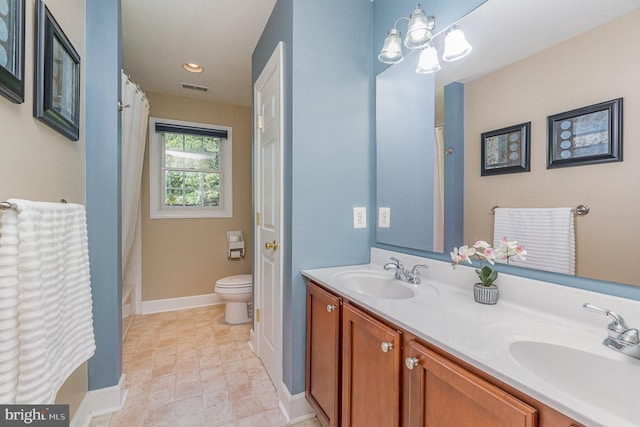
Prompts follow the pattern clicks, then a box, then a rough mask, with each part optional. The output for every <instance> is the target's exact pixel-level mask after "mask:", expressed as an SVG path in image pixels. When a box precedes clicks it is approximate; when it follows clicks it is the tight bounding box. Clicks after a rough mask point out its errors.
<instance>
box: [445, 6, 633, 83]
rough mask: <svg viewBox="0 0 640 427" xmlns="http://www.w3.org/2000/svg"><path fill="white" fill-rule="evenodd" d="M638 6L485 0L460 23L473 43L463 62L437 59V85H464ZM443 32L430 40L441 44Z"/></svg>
mask: <svg viewBox="0 0 640 427" xmlns="http://www.w3.org/2000/svg"><path fill="white" fill-rule="evenodd" d="M638 7H640V0H608V1H606V2H603V1H602V0H561V1H558V0H518V1H513V0H487V2H486V3H483V4H482V5H481V6H480V7H478V8H477V9H476V10H474V11H473V12H472V13H469V14H468V15H467V16H465V17H463V18H462V19H460V21H458V25H459V26H460V27H461V28H462V29H463V31H464V33H465V35H466V37H467V40H468V41H469V43H470V44H471V45H472V46H473V50H472V52H471V55H468V56H467V57H465V58H464V59H463V60H461V61H457V62H449V63H441V64H442V70H440V71H439V72H438V73H437V74H436V79H437V86H438V87H442V86H443V85H445V84H447V83H450V82H453V81H459V82H462V83H466V82H468V81H470V80H473V79H475V78H477V77H480V76H482V75H484V74H487V73H490V72H492V71H495V70H497V69H499V68H502V67H504V66H506V65H508V64H511V63H513V62H516V61H518V60H521V59H524V58H526V57H528V56H530V55H533V54H534V53H536V52H539V51H541V50H544V49H547V48H549V47H550V46H553V45H555V44H557V43H560V42H562V41H564V40H568V39H570V38H571V37H574V36H576V35H578V34H580V33H583V32H585V31H588V30H590V29H592V28H595V27H597V26H599V25H602V24H603V23H605V22H607V21H610V20H612V19H614V18H616V17H618V16H620V15H624V14H625V13H627V12H629V11H631V10H634V9H637V8H638ZM443 36H444V34H441V35H439V37H436V39H435V41H434V44H435V46H436V48H437V49H438V51H439V52H442V50H443V48H444V37H443Z"/></svg>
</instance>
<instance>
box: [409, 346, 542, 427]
mask: <svg viewBox="0 0 640 427" xmlns="http://www.w3.org/2000/svg"><path fill="white" fill-rule="evenodd" d="M407 359H409V360H408V361H407ZM412 362H413V363H412ZM405 364H408V365H409V366H413V369H409V368H408V366H405V368H404V372H405V373H406V377H405V378H406V379H405V381H406V391H407V394H408V395H407V396H405V399H407V400H406V401H405V404H406V405H407V406H406V412H405V420H406V424H407V427H443V426H447V427H501V426H502V427H535V426H536V425H537V413H536V410H535V409H534V408H532V407H530V406H529V405H527V404H525V403H523V402H522V401H520V400H518V399H516V398H515V397H513V396H511V395H510V394H508V393H506V392H505V391H503V390H501V389H500V388H498V387H496V386H494V385H493V384H490V383H488V382H487V381H485V380H483V379H482V378H480V377H478V376H476V375H474V374H472V373H471V372H469V371H467V370H466V369H464V368H462V367H461V366H459V365H457V364H455V363H454V362H452V361H451V360H449V359H447V358H445V357H443V356H441V355H439V354H437V353H435V352H433V351H431V350H429V349H428V348H426V347H425V346H423V345H421V344H419V343H417V342H415V341H411V342H410V343H409V345H408V348H407V351H406V359H405Z"/></svg>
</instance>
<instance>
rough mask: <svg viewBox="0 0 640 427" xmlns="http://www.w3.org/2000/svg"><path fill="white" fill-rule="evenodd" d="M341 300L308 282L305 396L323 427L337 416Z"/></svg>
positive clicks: (336, 421) (332, 426) (329, 426)
mask: <svg viewBox="0 0 640 427" xmlns="http://www.w3.org/2000/svg"><path fill="white" fill-rule="evenodd" d="M340 311H341V310H340V298H338V297H337V296H335V295H333V294H331V293H329V292H327V291H325V290H324V289H322V288H320V287H319V286H316V285H315V284H313V283H312V282H307V340H306V341H307V355H306V365H307V366H306V370H305V372H306V381H305V395H306V397H307V401H308V402H309V404H310V405H311V407H312V408H313V409H314V412H315V413H316V415H317V417H318V419H319V420H320V422H321V423H322V425H323V426H324V427H337V426H338V425H339V424H340V420H339V419H338V416H339V413H340V411H339V410H340Z"/></svg>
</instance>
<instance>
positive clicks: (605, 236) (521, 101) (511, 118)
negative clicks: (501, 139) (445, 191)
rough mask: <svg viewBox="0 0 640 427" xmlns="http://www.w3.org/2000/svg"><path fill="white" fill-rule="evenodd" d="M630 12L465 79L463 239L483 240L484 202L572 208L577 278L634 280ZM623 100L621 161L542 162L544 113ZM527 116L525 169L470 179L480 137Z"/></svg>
mask: <svg viewBox="0 0 640 427" xmlns="http://www.w3.org/2000/svg"><path fill="white" fill-rule="evenodd" d="M638 23H640V12H639V11H636V12H633V13H631V14H628V15H626V16H623V17H621V18H619V19H617V20H615V21H613V22H611V23H608V24H606V25H604V26H602V27H600V28H598V29H596V30H592V31H590V32H588V33H585V34H583V35H580V36H578V37H575V38H573V39H570V40H568V41H566V42H564V43H562V44H560V45H557V46H554V47H552V48H550V49H548V50H546V51H543V52H541V53H538V54H536V55H533V56H530V57H528V58H526V59H524V60H522V61H520V62H518V63H515V64H513V65H511V66H508V67H505V68H503V69H501V70H498V71H496V72H494V73H492V74H490V75H487V76H484V77H482V78H479V79H477V80H474V81H473V82H470V83H468V84H466V85H465V179H464V188H465V194H464V203H465V206H464V208H465V215H464V223H465V230H464V241H465V242H470V241H471V240H472V239H485V240H488V241H491V240H492V239H493V217H492V216H490V215H489V214H488V212H489V209H490V208H491V207H492V206H494V205H499V206H502V207H556V206H557V207H559V206H570V207H575V206H577V205H579V204H582V203H584V204H587V205H588V206H589V207H590V208H591V213H590V214H589V215H587V216H584V217H576V232H577V237H576V239H577V260H576V267H577V274H578V275H580V276H587V277H593V278H597V279H603V280H612V281H617V282H622V283H632V284H635V285H639V284H640V276H638V274H637V272H636V269H635V268H634V264H635V262H636V261H635V258H636V257H635V246H636V244H637V237H638V236H640V226H639V225H638V224H640V222H639V221H637V220H636V219H635V216H636V214H637V212H638V210H639V209H640V192H639V191H638V188H637V185H638V183H640V127H639V126H638V125H637V123H638V117H640V50H639V49H638V48H637V45H636V44H637V40H639V39H640V25H638ZM619 97H622V98H624V101H623V102H624V106H623V108H624V114H623V120H624V123H623V135H624V144H623V147H624V149H623V151H624V161H623V162H618V163H606V164H597V165H587V166H574V167H567V168H559V169H547V168H546V155H547V139H546V135H547V134H546V117H547V116H549V115H553V114H557V113H562V112H564V111H569V110H573V109H576V108H580V107H584V106H588V105H591V104H595V103H599V102H603V101H608V100H611V99H615V98H619ZM528 121H531V172H529V173H516V174H508V175H497V176H486V177H481V176H480V134H481V133H482V132H486V131H491V130H495V129H500V128H503V127H507V126H511V125H515V124H519V123H524V122H528Z"/></svg>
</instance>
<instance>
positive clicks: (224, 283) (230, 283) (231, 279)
mask: <svg viewBox="0 0 640 427" xmlns="http://www.w3.org/2000/svg"><path fill="white" fill-rule="evenodd" d="M216 286H217V287H219V288H230V289H238V288H246V287H251V286H253V277H252V276H251V274H239V275H237V276H227V277H223V278H222V279H220V280H218V281H217V282H216Z"/></svg>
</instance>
